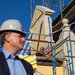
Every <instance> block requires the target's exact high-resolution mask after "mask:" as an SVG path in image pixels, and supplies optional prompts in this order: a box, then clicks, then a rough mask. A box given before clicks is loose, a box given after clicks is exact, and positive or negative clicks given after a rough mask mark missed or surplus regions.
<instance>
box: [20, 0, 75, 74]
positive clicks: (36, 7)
mask: <svg viewBox="0 0 75 75" xmlns="http://www.w3.org/2000/svg"><path fill="white" fill-rule="evenodd" d="M30 1H31V25H30V29H29V32H26V34H28V38H26V41H25V43H24V47H23V50H22V51H20V52H19V57H20V58H22V59H24V60H27V61H28V62H29V63H30V64H32V66H33V69H34V75H75V50H74V49H75V1H74V0H71V1H70V2H69V3H68V4H67V5H66V6H64V3H65V0H30ZM58 9H59V10H60V13H59V14H57V16H56V18H55V19H54V20H53V15H54V14H55V13H56V11H57V10H58Z"/></svg>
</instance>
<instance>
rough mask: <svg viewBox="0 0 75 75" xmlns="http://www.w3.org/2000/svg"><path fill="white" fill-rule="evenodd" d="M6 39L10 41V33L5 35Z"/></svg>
mask: <svg viewBox="0 0 75 75" xmlns="http://www.w3.org/2000/svg"><path fill="white" fill-rule="evenodd" d="M5 40H6V41H7V42H9V40H10V37H9V35H8V34H6V35H5Z"/></svg>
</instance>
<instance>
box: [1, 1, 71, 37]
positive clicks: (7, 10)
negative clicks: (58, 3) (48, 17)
mask: <svg viewBox="0 0 75 75" xmlns="http://www.w3.org/2000/svg"><path fill="white" fill-rule="evenodd" d="M35 1H36V0H35ZM54 1H55V0H54ZM64 1H65V5H66V4H67V3H68V2H69V1H71V0H64ZM36 4H37V3H36ZM38 4H40V3H39V2H38ZM30 6H31V4H30V0H0V26H1V24H2V23H3V22H4V21H5V20H8V19H18V20H19V21H20V22H21V24H22V26H23V29H24V31H27V32H29V29H30V25H31V7H30ZM55 10H56V13H55V14H54V16H53V17H52V20H54V19H55V18H56V17H57V16H58V15H59V13H60V10H59V9H55ZM27 37H28V36H27Z"/></svg>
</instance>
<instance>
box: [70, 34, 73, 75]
mask: <svg viewBox="0 0 75 75" xmlns="http://www.w3.org/2000/svg"><path fill="white" fill-rule="evenodd" d="M69 42H70V50H71V61H72V74H73V75H74V65H73V56H72V45H71V35H70V37H69Z"/></svg>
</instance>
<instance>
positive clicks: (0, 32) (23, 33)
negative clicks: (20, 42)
mask: <svg viewBox="0 0 75 75" xmlns="http://www.w3.org/2000/svg"><path fill="white" fill-rule="evenodd" d="M3 32H16V33H20V34H21V35H23V36H24V37H25V36H26V33H25V32H22V31H16V30H1V31H0V35H1V34H2V33H3Z"/></svg>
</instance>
